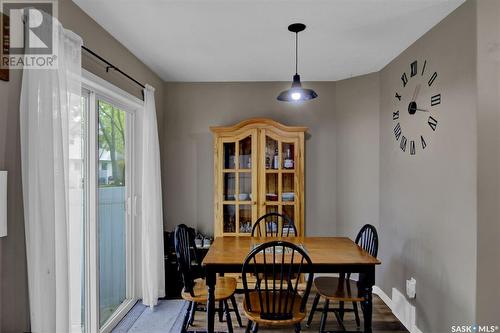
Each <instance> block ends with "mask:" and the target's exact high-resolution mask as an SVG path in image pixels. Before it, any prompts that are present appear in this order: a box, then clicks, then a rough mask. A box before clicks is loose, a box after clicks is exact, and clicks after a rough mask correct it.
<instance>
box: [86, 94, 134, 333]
mask: <svg viewBox="0 0 500 333" xmlns="http://www.w3.org/2000/svg"><path fill="white" fill-rule="evenodd" d="M109 92H110V91H109V90H106V89H103V90H100V89H99V85H95V86H94V85H92V84H89V86H85V87H84V89H83V92H82V101H83V103H82V106H83V108H84V119H83V120H82V121H83V123H84V124H85V126H84V127H85V135H84V136H85V143H84V146H85V153H84V155H85V158H84V159H85V177H84V181H83V183H84V188H85V191H84V192H85V195H84V197H85V205H84V209H83V211H84V212H83V214H82V215H83V216H84V220H85V222H84V249H85V251H84V252H85V254H84V257H83V258H82V260H83V265H84V274H83V277H82V280H83V281H84V282H85V283H84V284H83V285H82V296H83V297H82V299H83V300H84V302H83V304H82V309H83V310H82V322H84V323H85V325H84V331H86V332H104V333H106V332H110V331H111V329H112V328H113V327H114V326H115V325H116V323H118V321H119V320H120V319H121V318H122V317H123V316H124V315H125V313H126V312H127V311H128V310H129V309H130V308H131V307H132V306H133V304H134V302H135V298H134V284H133V272H134V269H133V266H134V264H133V263H134V260H133V255H132V254H133V251H132V244H133V242H132V240H133V237H134V235H133V228H132V222H133V221H132V220H133V209H132V207H131V202H132V198H133V188H132V187H133V184H134V182H133V178H134V168H133V165H132V163H131V161H133V149H132V148H133V144H132V143H133V142H134V141H133V132H134V131H133V126H134V112H135V110H134V109H133V108H131V107H129V106H127V104H126V103H124V100H123V99H122V100H119V99H117V98H113V94H112V93H109ZM107 93H109V94H107ZM125 102H126V100H125Z"/></svg>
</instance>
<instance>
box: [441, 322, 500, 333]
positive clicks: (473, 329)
mask: <svg viewBox="0 0 500 333" xmlns="http://www.w3.org/2000/svg"><path fill="white" fill-rule="evenodd" d="M450 331H451V332H452V333H456V332H460V333H467V332H468V333H480V332H484V333H493V332H498V331H499V327H498V325H477V324H474V325H452V326H451V330H450Z"/></svg>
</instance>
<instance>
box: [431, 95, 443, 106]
mask: <svg viewBox="0 0 500 333" xmlns="http://www.w3.org/2000/svg"><path fill="white" fill-rule="evenodd" d="M438 104H441V94H437V95H434V96H432V97H431V106H434V105H438Z"/></svg>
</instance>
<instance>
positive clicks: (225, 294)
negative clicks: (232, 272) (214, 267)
mask: <svg viewBox="0 0 500 333" xmlns="http://www.w3.org/2000/svg"><path fill="white" fill-rule="evenodd" d="M235 290H236V279H235V278H232V277H225V276H224V277H218V278H217V283H216V285H215V300H216V301H223V300H225V299H228V298H229V297H231V296H232V295H233V294H234V291H235ZM193 293H194V297H193V296H192V295H191V294H190V293H188V292H186V291H185V290H184V289H183V290H182V298H183V299H185V300H186V301H190V302H196V303H206V302H207V299H208V287H207V284H206V282H205V280H204V279H196V280H194V287H193Z"/></svg>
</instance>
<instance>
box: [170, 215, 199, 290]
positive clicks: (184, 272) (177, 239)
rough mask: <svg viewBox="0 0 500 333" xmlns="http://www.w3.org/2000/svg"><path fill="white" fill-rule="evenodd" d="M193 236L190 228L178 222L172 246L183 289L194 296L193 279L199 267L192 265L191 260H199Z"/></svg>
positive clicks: (196, 276)
mask: <svg viewBox="0 0 500 333" xmlns="http://www.w3.org/2000/svg"><path fill="white" fill-rule="evenodd" d="M193 236H194V235H193V232H192V230H191V229H190V228H189V227H188V226H186V225H185V224H180V225H178V226H177V227H176V228H175V234H174V247H175V255H176V256H177V265H178V266H179V272H180V273H181V276H182V280H183V282H184V290H185V291H186V292H188V293H189V294H191V296H193V297H194V296H195V295H194V292H193V287H194V280H195V279H196V278H198V277H199V267H194V266H193V262H199V261H198V258H197V256H196V250H195V249H196V247H195V243H194V237H193Z"/></svg>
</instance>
